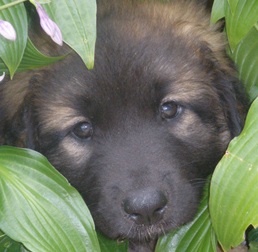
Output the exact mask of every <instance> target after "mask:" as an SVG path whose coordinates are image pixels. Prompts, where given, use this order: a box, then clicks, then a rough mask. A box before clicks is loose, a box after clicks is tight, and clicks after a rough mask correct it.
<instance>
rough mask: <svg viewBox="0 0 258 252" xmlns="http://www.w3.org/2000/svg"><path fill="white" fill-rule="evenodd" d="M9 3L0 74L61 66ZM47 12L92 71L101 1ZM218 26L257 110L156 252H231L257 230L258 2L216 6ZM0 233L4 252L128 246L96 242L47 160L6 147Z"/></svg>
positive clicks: (0, 165) (59, 4)
mask: <svg viewBox="0 0 258 252" xmlns="http://www.w3.org/2000/svg"><path fill="white" fill-rule="evenodd" d="M10 2H13V1H11V0H0V19H3V20H8V21H9V22H11V23H12V24H13V26H14V27H15V30H16V31H17V40H16V41H15V42H9V41H7V40H5V39H3V38H2V37H1V38H0V74H1V73H2V72H6V73H9V74H10V76H11V77H13V75H14V74H15V72H17V71H24V70H29V69H32V68H35V67H41V66H45V65H48V64H50V63H52V62H55V61H56V60H60V58H59V57H49V56H46V55H43V54H42V53H40V52H39V51H38V50H37V49H36V48H35V47H34V46H33V44H32V42H31V41H30V40H29V39H28V20H29V19H28V16H27V12H26V8H25V5H24V4H23V3H20V4H17V5H15V6H14V7H10V8H5V9H3V6H5V5H6V4H8V3H10ZM40 2H42V1H40ZM43 6H44V8H45V10H46V11H47V13H48V14H49V16H50V17H51V18H52V19H53V20H54V21H55V22H56V23H57V24H58V26H59V27H60V29H61V31H62V33H63V39H64V41H65V42H66V43H67V44H68V45H70V46H71V47H72V48H73V49H74V50H76V51H77V53H78V54H79V55H80V56H81V57H82V59H83V61H84V62H85V64H86V65H87V67H88V68H92V67H93V65H94V62H93V59H94V43H95V39H96V15H95V14H96V2H95V0H59V1H51V2H49V3H45V4H44V5H43ZM82 10H83V11H82ZM220 19H224V20H225V31H224V32H225V33H226V34H227V38H228V42H229V43H228V49H227V50H228V54H229V56H230V57H231V58H232V60H233V61H234V62H235V63H236V66H237V68H238V70H239V78H240V79H241V80H242V81H243V84H244V86H245V88H246V91H247V93H248V95H249V97H250V103H251V104H252V105H251V108H250V111H249V113H248V117H247V121H246V124H245V128H244V130H243V132H242V133H241V135H240V136H239V137H237V138H235V139H233V140H232V142H231V143H230V145H229V147H228V150H227V152H226V153H225V155H224V157H223V158H222V160H221V162H220V163H219V164H218V166H217V167H216V170H215V172H214V174H213V176H212V178H211V182H210V183H208V184H207V187H206V190H205V193H204V198H203V201H202V203H201V204H200V210H199V213H198V214H197V216H196V218H195V220H193V222H191V223H189V224H188V225H186V226H184V227H182V228H181V229H179V230H175V231H174V232H172V233H170V234H168V235H166V236H164V237H162V238H161V239H160V240H159V241H158V244H157V247H156V251H157V252H159V251H189V252H190V251H207V252H209V251H211V252H215V251H217V250H216V243H217V240H218V241H219V243H220V244H221V246H222V248H223V249H224V250H229V249H230V247H236V246H237V245H238V244H240V243H241V242H242V241H243V240H244V238H245V231H246V229H247V228H248V227H250V225H252V226H253V227H257V226H258V214H257V211H256V210H257V208H258V205H257V204H258V183H257V182H256V181H258V152H257V147H258V139H257V137H256V136H257V133H258V116H257V115H258V100H257V99H256V97H257V95H258V71H257V69H258V31H257V29H258V23H257V21H258V0H215V2H214V5H213V10H212V17H211V21H212V22H213V23H215V22H217V21H218V20H220ZM71 34H73V36H71ZM78 41H79V42H78ZM17 206H19V207H17ZM0 229H1V230H2V231H3V232H1V231H0V251H6V252H12V251H15V252H17V251H33V252H35V251H46V252H47V251H56V252H59V251H60V252H64V251H69V252H73V251H96V252H97V251H126V249H127V244H126V242H124V243H122V244H117V243H116V242H114V241H110V240H108V239H106V238H105V237H102V236H101V235H100V234H96V232H95V228H94V223H93V220H92V218H91V216H90V213H89V211H88V210H87V207H86V206H85V204H84V202H83V200H82V199H81V197H80V195H79V194H78V193H77V192H76V190H75V189H74V188H72V187H71V186H70V185H69V183H68V182H67V181H66V179H65V178H63V177H62V176H61V175H60V174H59V173H58V172H57V171H56V170H55V169H54V168H53V167H52V166H51V165H50V164H49V163H48V161H47V160H46V159H45V158H44V157H42V156H41V155H40V154H38V153H36V152H34V151H31V150H26V149H17V148H13V147H6V146H3V147H0ZM97 236H98V237H97ZM256 240H257V231H256V230H255V229H253V230H252V232H251V235H250V236H249V242H250V251H258V249H257V242H256Z"/></svg>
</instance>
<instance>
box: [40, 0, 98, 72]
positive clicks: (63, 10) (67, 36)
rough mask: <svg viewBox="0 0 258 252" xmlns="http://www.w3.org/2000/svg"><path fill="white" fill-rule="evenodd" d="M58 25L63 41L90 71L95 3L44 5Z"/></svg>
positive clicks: (67, 0)
mask: <svg viewBox="0 0 258 252" xmlns="http://www.w3.org/2000/svg"><path fill="white" fill-rule="evenodd" d="M44 8H45V10H46V11H47V13H48V14H49V16H50V17H51V18H52V19H53V20H54V21H55V22H56V23H57V24H58V26H59V28H60V29H61V31H62V35H63V40H64V41H65V42H66V43H67V44H68V45H69V46H71V47H72V48H73V49H74V50H75V51H76V52H77V53H78V54H79V55H80V57H81V58H82V60H83V61H84V63H85V64H86V66H87V67H88V68H89V69H91V68H93V65H94V52H95V41H96V1H95V0H59V1H51V2H50V3H49V4H45V5H44Z"/></svg>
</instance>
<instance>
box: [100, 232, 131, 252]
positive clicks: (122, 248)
mask: <svg viewBox="0 0 258 252" xmlns="http://www.w3.org/2000/svg"><path fill="white" fill-rule="evenodd" d="M98 239H99V245H100V248H101V252H110V251H112V252H127V248H128V242H127V241H123V242H120V243H119V242H117V241H114V240H111V239H108V238H107V237H105V236H103V235H102V234H100V233H98Z"/></svg>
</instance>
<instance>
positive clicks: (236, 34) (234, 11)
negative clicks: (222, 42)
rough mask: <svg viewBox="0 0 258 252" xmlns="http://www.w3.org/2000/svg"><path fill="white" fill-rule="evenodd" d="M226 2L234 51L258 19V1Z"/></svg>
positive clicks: (227, 27)
mask: <svg viewBox="0 0 258 252" xmlns="http://www.w3.org/2000/svg"><path fill="white" fill-rule="evenodd" d="M226 2H227V4H225V16H226V31H227V36H228V40H229V44H230V48H231V50H232V52H234V50H235V48H236V46H237V45H238V43H239V42H240V41H241V40H242V39H243V38H244V37H245V36H246V34H247V33H248V32H249V31H250V30H251V28H252V27H253V26H254V25H255V24H256V23H257V21H258V1H257V0H255V1H250V0H241V1H239V0H238V1H236V0H228V1H226Z"/></svg>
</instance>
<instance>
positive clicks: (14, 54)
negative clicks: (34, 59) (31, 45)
mask: <svg viewBox="0 0 258 252" xmlns="http://www.w3.org/2000/svg"><path fill="white" fill-rule="evenodd" d="M10 2H12V1H11V0H0V6H2V5H4V4H7V3H10ZM0 19H2V20H6V21H9V22H10V23H11V24H12V25H13V27H14V29H15V31H16V36H17V38H16V40H15V41H9V40H6V39H5V38H3V37H2V36H0V58H1V59H2V60H3V61H4V63H5V65H6V66H7V67H8V69H9V73H10V75H11V77H13V75H14V73H15V71H16V69H17V68H18V66H19V64H20V62H21V59H22V56H23V53H24V49H25V46H26V42H27V36H28V23H27V15H26V10H25V7H24V5H23V4H22V3H21V4H18V5H15V6H13V7H10V8H7V9H4V10H1V11H0ZM0 66H1V67H2V66H3V65H2V64H0ZM2 72H4V69H2V68H0V74H1V73H2Z"/></svg>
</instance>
